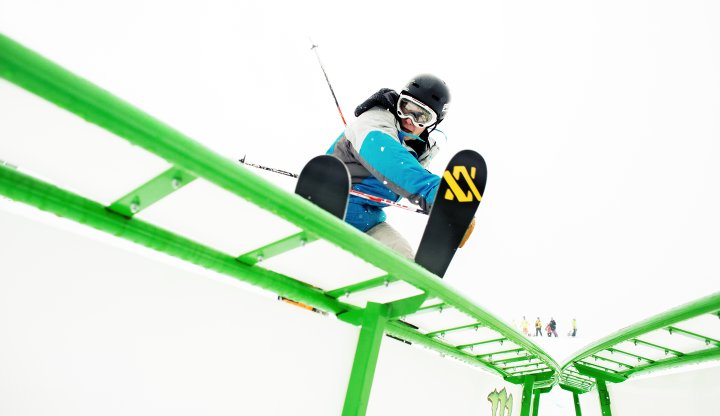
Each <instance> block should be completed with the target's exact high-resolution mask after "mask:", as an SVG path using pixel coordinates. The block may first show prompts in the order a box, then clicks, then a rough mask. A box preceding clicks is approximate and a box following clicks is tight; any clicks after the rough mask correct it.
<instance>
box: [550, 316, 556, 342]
mask: <svg viewBox="0 0 720 416" xmlns="http://www.w3.org/2000/svg"><path fill="white" fill-rule="evenodd" d="M548 326H549V327H550V332H548V336H550V334H552V335H555V338H557V336H558V334H557V331H556V329H557V322H555V319H554V318H550V323H549V324H548Z"/></svg>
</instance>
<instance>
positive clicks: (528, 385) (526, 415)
mask: <svg viewBox="0 0 720 416" xmlns="http://www.w3.org/2000/svg"><path fill="white" fill-rule="evenodd" d="M534 383H535V377H534V376H532V375H530V376H525V377H524V379H523V393H522V405H521V407H520V416H530V408H531V407H532V392H533V384H534Z"/></svg>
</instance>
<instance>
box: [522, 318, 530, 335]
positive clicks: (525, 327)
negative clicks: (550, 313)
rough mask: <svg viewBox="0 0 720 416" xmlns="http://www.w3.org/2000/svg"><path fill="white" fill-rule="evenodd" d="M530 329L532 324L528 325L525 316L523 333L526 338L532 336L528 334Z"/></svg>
mask: <svg viewBox="0 0 720 416" xmlns="http://www.w3.org/2000/svg"><path fill="white" fill-rule="evenodd" d="M529 327H530V324H529V323H528V321H527V319H525V317H524V316H523V320H522V332H523V334H525V336H528V337H529V336H530V333H529V332H528V328H529Z"/></svg>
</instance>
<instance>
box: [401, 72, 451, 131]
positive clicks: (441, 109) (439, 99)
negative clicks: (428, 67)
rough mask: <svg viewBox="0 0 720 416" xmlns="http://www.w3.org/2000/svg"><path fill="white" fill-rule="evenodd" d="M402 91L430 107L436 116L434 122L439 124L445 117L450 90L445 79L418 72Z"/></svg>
mask: <svg viewBox="0 0 720 416" xmlns="http://www.w3.org/2000/svg"><path fill="white" fill-rule="evenodd" d="M402 92H403V93H405V94H408V95H410V96H412V97H414V98H417V99H418V100H420V101H421V102H423V103H424V104H425V105H427V106H428V107H430V108H432V110H433V111H434V112H435V114H437V117H438V120H437V123H435V124H439V123H440V122H441V121H442V120H443V119H444V118H445V114H447V107H448V103H450V90H449V89H448V87H447V84H445V81H443V80H441V79H440V78H438V77H436V76H435V75H430V74H420V75H418V76H416V77H415V78H413V79H411V80H410V82H408V83H407V85H406V86H405V88H403V90H402Z"/></svg>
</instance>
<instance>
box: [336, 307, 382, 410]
mask: <svg viewBox="0 0 720 416" xmlns="http://www.w3.org/2000/svg"><path fill="white" fill-rule="evenodd" d="M387 312H388V311H387V305H383V304H379V303H374V302H368V304H367V306H366V307H365V313H364V316H363V321H362V328H361V329H360V337H359V339H358V344H357V349H356V350H355V360H354V362H353V367H352V373H351V374H350V383H349V384H348V389H347V394H346V395H345V405H344V406H343V412H342V415H343V416H362V415H364V414H365V412H366V411H367V406H368V400H369V398H370V389H371V388H372V382H373V376H374V375H375V366H376V364H377V359H378V355H379V353H380V343H381V342H382V336H383V333H384V332H385V323H386V322H387Z"/></svg>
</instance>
